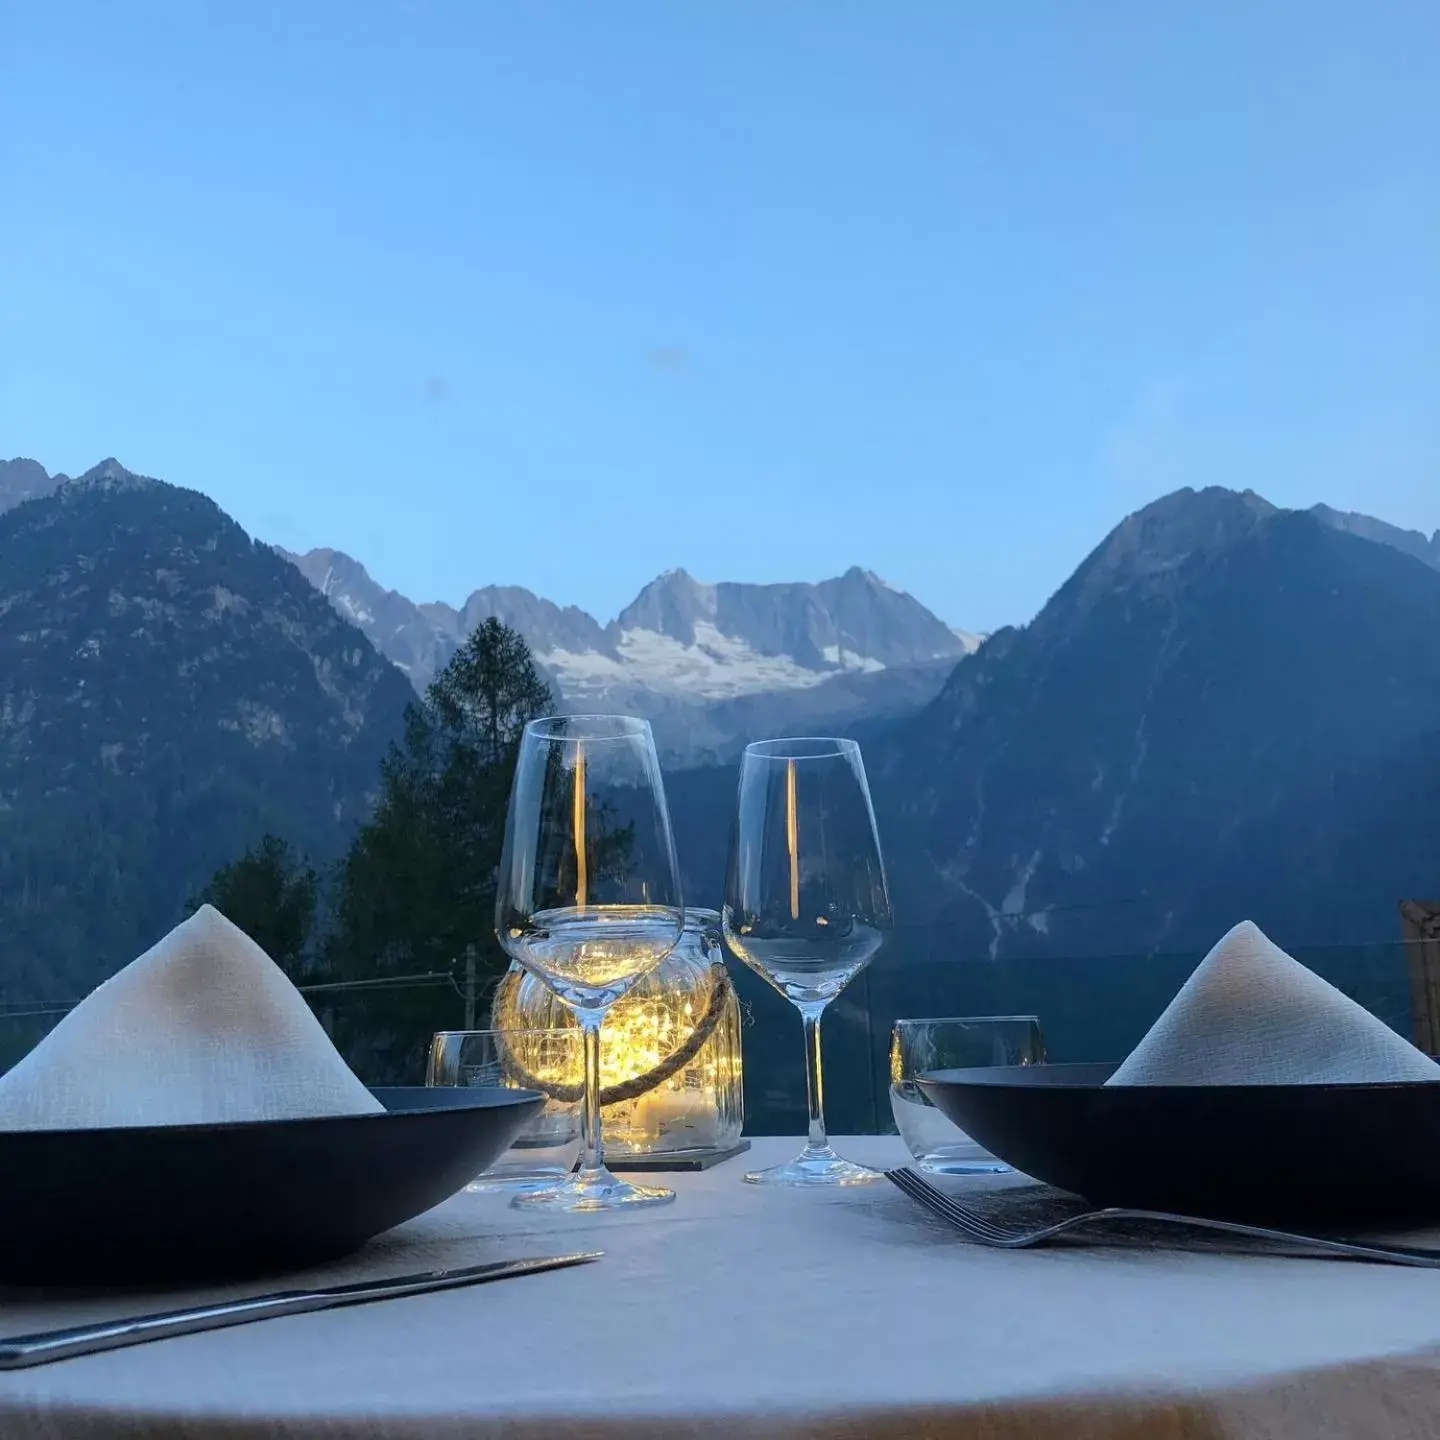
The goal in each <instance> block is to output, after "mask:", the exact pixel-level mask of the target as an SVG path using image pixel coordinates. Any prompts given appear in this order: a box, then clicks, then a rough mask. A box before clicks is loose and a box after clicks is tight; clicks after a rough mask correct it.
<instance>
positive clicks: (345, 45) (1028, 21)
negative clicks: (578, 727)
mask: <svg viewBox="0 0 1440 1440" xmlns="http://www.w3.org/2000/svg"><path fill="white" fill-rule="evenodd" d="M1437 175H1440V5H1436V4H1435V3H1434V0H1414V3H1399V0H1369V3H1366V0H1350V3H1343V4H1339V3H1326V0H1271V3H1267V4H1255V3H1253V0H1243V3H1224V0H1194V3H1189V0H1176V3H1167V4H1161V5H1157V4H1154V3H1153V0H1102V3H1096V4H1075V3H1068V0H1067V3H1053V4H1050V3H1039V0H927V3H918V0H867V3H863V4H861V3H847V0H813V3H810V0H696V3H684V4H681V3H676V0H649V3H628V0H605V3H603V4H579V3H570V4H555V3H539V0H487V3H473V4H472V3H464V0H445V3H441V0H431V3H425V0H407V3H403V4H402V3H398V0H394V3H391V0H387V3H378V0H375V3H370V0H301V3H294V0H285V3H260V0H245V3H243V4H239V3H231V0H226V3H207V0H173V3H155V0H126V3H124V4H114V3H111V0H104V3H81V0H7V3H5V4H4V5H0V454H4V455H15V454H22V455H31V456H33V457H35V458H37V459H39V460H41V461H42V462H44V463H45V464H46V465H48V466H49V467H50V468H51V469H63V470H66V471H70V472H74V471H77V470H79V469H82V468H84V467H85V466H87V465H89V464H92V463H94V461H96V460H98V459H99V458H101V457H102V456H105V455H109V454H114V455H116V456H118V457H119V458H120V459H121V460H122V461H123V462H124V463H126V464H127V465H129V466H130V467H131V468H132V469H137V470H141V471H143V472H146V473H149V474H154V475H158V476H161V477H163V478H165V479H170V480H173V481H176V482H177V483H180V484H185V485H190V486H194V487H195V488H198V489H201V490H204V491H206V492H207V493H209V494H210V495H212V496H214V497H215V499H216V500H218V501H219V502H220V503H221V504H222V505H223V506H224V507H225V508H226V509H227V510H229V511H230V512H231V513H232V514H233V515H235V516H236V518H237V519H239V520H240V521H241V522H242V523H243V524H244V525H245V526H246V527H247V528H248V529H250V530H251V531H252V532H253V533H255V534H257V535H260V536H262V537H263V538H266V539H270V540H273V541H276V542H279V543H283V544H286V545H289V546H292V547H302V548H303V547H308V546H310V545H318V544H331V545H334V546H337V547H339V548H342V549H345V550H348V551H350V552H351V553H353V554H354V555H356V556H357V557H358V558H360V559H361V560H363V561H364V562H365V563H366V564H367V565H368V566H369V567H370V569H371V572H372V573H373V574H374V575H375V576H376V577H377V578H378V579H380V580H382V581H383V582H385V583H386V584H389V585H393V586H396V587H397V588H399V589H401V590H403V591H405V592H406V593H408V594H410V595H412V596H413V597H414V598H416V599H430V598H445V599H450V600H452V601H454V600H459V599H460V598H462V597H463V596H464V595H465V594H466V593H467V592H468V591H469V590H470V589H471V588H473V587H475V586H477V585H480V584H485V583H501V582H504V583H516V584H523V585H527V586H529V587H531V588H532V589H535V590H537V591H539V592H541V593H543V594H545V595H548V596H550V597H551V598H552V599H555V600H557V601H562V602H569V603H576V604H580V605H583V606H585V607H586V608H587V609H590V610H592V611H593V612H595V613H597V614H598V615H599V616H600V618H601V619H605V618H608V617H609V616H610V615H611V614H613V613H614V612H615V610H617V609H618V608H619V607H620V606H621V605H623V604H624V603H625V602H626V601H627V600H628V599H629V598H630V597H631V596H632V595H633V594H634V592H635V591H636V590H637V589H638V588H639V586H640V585H641V584H642V583H643V582H644V581H645V580H647V579H649V578H650V577H652V576H653V575H655V574H656V573H657V572H659V571H660V570H662V569H665V568H668V567H670V566H675V565H683V566H685V567H686V568H687V569H689V570H690V571H692V573H695V574H697V575H699V576H700V577H701V578H704V579H742V580H779V579H818V578H821V577H822V576H825V575H827V574H833V573H837V572H838V571H840V570H841V569H843V568H845V567H846V566H848V565H850V564H857V563H858V564H861V565H864V566H867V567H869V568H872V569H875V570H877V571H879V572H880V573H881V574H882V575H885V576H886V577H887V578H889V579H891V580H892V581H894V582H895V583H897V584H899V585H901V586H903V587H904V588H906V589H909V590H910V591H912V592H913V593H914V594H915V595H917V596H918V597H919V598H921V599H922V600H923V601H925V602H926V603H927V604H929V605H930V606H931V607H932V608H933V609H935V610H936V611H937V612H939V613H940V614H942V615H943V616H944V617H945V618H946V619H948V620H950V621H951V622H952V623H955V624H960V625H966V626H969V627H972V628H977V629H980V628H991V627H994V626H996V625H999V624H1002V623H1005V622H1007V621H1013V620H1023V619H1026V618H1028V617H1029V616H1030V615H1031V614H1032V613H1033V612H1034V611H1035V609H1036V608H1037V607H1038V606H1039V605H1040V604H1041V603H1042V602H1043V601H1044V599H1045V598H1046V596H1047V595H1048V594H1049V593H1050V592H1051V591H1052V590H1054V589H1055V588H1056V587H1057V586H1058V585H1059V584H1060V583H1061V582H1062V581H1063V579H1064V578H1065V576H1066V574H1068V572H1069V570H1070V569H1071V568H1072V567H1073V566H1074V564H1075V563H1076V562H1078V560H1079V559H1080V558H1081V557H1082V555H1083V554H1084V553H1085V552H1086V551H1087V550H1088V549H1089V548H1090V547H1091V546H1092V545H1093V544H1094V543H1095V542H1096V541H1097V540H1098V539H1099V538H1100V537H1101V536H1102V535H1103V534H1104V532H1105V531H1106V530H1107V529H1108V528H1109V527H1110V526H1111V525H1112V524H1113V523H1114V522H1115V521H1117V520H1118V519H1119V518H1120V517H1121V516H1122V515H1123V514H1124V513H1125V512H1127V511H1128V510H1131V509H1134V508H1135V507H1137V506H1139V505H1141V504H1143V503H1144V502H1146V501H1147V500H1149V499H1151V498H1153V497H1155V496H1156V495H1158V494H1161V493H1163V492H1165V491H1167V490H1170V489H1173V488H1175V487H1177V486H1179V485H1184V484H1197V485H1198V484H1207V483H1222V484H1228V485H1233V486H1237V487H1238V486H1247V485H1248V486H1253V487H1254V488H1256V489H1258V490H1260V491H1261V492H1262V493H1264V494H1265V495H1267V496H1268V497H1269V498H1271V499H1272V500H1274V501H1276V502H1277V503H1281V504H1309V503H1311V502H1313V501H1316V500H1321V499H1323V500H1327V501H1329V502H1330V503H1331V504H1334V505H1338V506H1342V507H1345V508H1361V509H1366V510H1369V511H1371V512H1372V513H1376V514H1379V515H1382V516H1384V517H1385V518H1387V519H1390V520H1392V521H1395V522H1397V523H1401V524H1406V525H1413V526H1416V527H1421V528H1425V529H1427V530H1429V529H1433V528H1434V527H1436V526H1437V525H1440V405H1437V403H1436V398H1437V393H1440V184H1437V182H1436V177H1437Z"/></svg>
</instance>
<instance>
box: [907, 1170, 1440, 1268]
mask: <svg viewBox="0 0 1440 1440" xmlns="http://www.w3.org/2000/svg"><path fill="white" fill-rule="evenodd" d="M885 1175H886V1178H887V1179H889V1180H891V1181H893V1182H894V1183H895V1184H896V1185H897V1186H899V1188H900V1189H901V1190H902V1191H903V1192H904V1193H905V1194H906V1195H908V1196H909V1197H910V1198H911V1199H912V1200H917V1201H919V1203H920V1204H921V1205H923V1206H924V1207H925V1208H926V1209H927V1210H929V1211H930V1212H931V1214H933V1215H936V1216H938V1217H939V1218H940V1219H941V1220H944V1221H945V1222H946V1223H947V1224H949V1225H953V1226H954V1227H955V1229H957V1230H958V1231H960V1233H961V1234H962V1235H964V1236H965V1237H966V1238H967V1239H969V1240H973V1241H974V1242H975V1243H976V1244H977V1245H990V1246H995V1247H997V1248H999V1249H1002V1250H1023V1249H1027V1248H1028V1247H1029V1246H1031V1245H1043V1244H1045V1243H1046V1242H1047V1241H1050V1240H1054V1239H1056V1238H1057V1237H1059V1236H1061V1235H1065V1234H1067V1233H1068V1232H1070V1231H1071V1230H1079V1229H1082V1228H1084V1227H1085V1226H1087V1225H1091V1226H1093V1225H1096V1224H1101V1223H1104V1222H1106V1221H1114V1220H1150V1221H1159V1222H1162V1223H1165V1224H1170V1225H1189V1226H1194V1227H1195V1228H1197V1229H1200V1230H1218V1231H1220V1232H1222V1233H1224V1234H1227V1235H1239V1236H1243V1237H1245V1238H1247V1239H1250V1240H1268V1241H1269V1242H1271V1243H1272V1244H1277V1245H1289V1246H1303V1247H1304V1248H1305V1249H1308V1250H1317V1251H1320V1252H1321V1253H1322V1254H1325V1255H1333V1256H1337V1257H1341V1258H1344V1259H1348V1260H1372V1261H1377V1262H1379V1263H1381V1264H1388V1265H1415V1266H1422V1267H1428V1268H1430V1269H1440V1250H1425V1249H1420V1248H1417V1247H1415V1246H1410V1245H1380V1244H1372V1243H1370V1242H1368V1241H1358V1240H1336V1239H1333V1238H1332V1237H1330V1236H1327V1235H1301V1234H1297V1233H1296V1232H1294V1231H1288V1230H1270V1229H1267V1228H1265V1227H1263V1226H1260V1225H1241V1224H1239V1223H1238V1222H1236V1221H1234V1220H1208V1219H1205V1218H1203V1217H1202V1216H1199V1215H1175V1214H1172V1213H1170V1212H1168V1211H1165V1210H1130V1209H1124V1208H1121V1207H1117V1206H1108V1207H1106V1208H1104V1209H1097V1210H1086V1211H1083V1212H1081V1213H1080V1214H1078V1215H1069V1216H1067V1217H1066V1218H1065V1219H1063V1220H1057V1221H1055V1222H1053V1223H1052V1224H1049V1225H1042V1226H1040V1227H1038V1228H1036V1227H1032V1226H1024V1225H1016V1224H1014V1223H1006V1222H1005V1221H1002V1220H996V1219H995V1218H994V1217H993V1216H989V1215H983V1214H981V1213H980V1212H979V1211H977V1210H975V1209H973V1208H971V1207H969V1206H966V1205H962V1204H961V1203H960V1202H959V1201H958V1200H955V1199H954V1198H952V1197H951V1196H949V1195H946V1194H945V1193H944V1192H943V1191H941V1190H938V1189H936V1187H935V1186H934V1185H932V1184H930V1182H929V1181H928V1180H925V1179H923V1178H922V1177H921V1176H920V1175H918V1174H916V1172H915V1171H914V1170H911V1169H910V1168H909V1167H908V1166H906V1167H904V1168H901V1169H898V1170H887V1171H886V1172H885Z"/></svg>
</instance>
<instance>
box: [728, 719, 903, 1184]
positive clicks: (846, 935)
mask: <svg viewBox="0 0 1440 1440" xmlns="http://www.w3.org/2000/svg"><path fill="white" fill-rule="evenodd" d="M722 918H723V924H724V931H725V939H726V941H727V943H728V944H729V946H730V948H731V949H732V950H733V951H734V952H735V954H736V955H738V956H739V957H740V959H741V960H743V961H744V962H745V964H746V965H748V966H749V967H750V968H751V969H752V970H754V971H755V972H756V973H757V974H758V975H760V976H762V977H763V978H764V979H765V980H767V981H768V982H769V983H770V984H771V985H773V986H774V987H775V989H776V990H778V991H779V992H780V993H781V994H782V995H783V996H785V998H786V999H787V1000H789V1001H790V1002H791V1004H793V1005H794V1006H795V1007H796V1009H798V1010H799V1011H800V1017H801V1020H802V1022H803V1024H804V1031H805V1090H806V1096H807V1099H808V1103H809V1112H810V1115H809V1134H808V1138H807V1140H806V1144H805V1148H804V1150H803V1151H801V1153H800V1154H799V1155H798V1156H797V1157H796V1158H795V1159H794V1160H791V1161H788V1162H787V1163H786V1164H784V1165H775V1166H772V1167H771V1168H770V1169H768V1170H757V1171H752V1172H751V1173H750V1174H748V1175H746V1177H745V1178H746V1179H747V1180H748V1181H750V1182H751V1183H752V1184H765V1185H858V1184H863V1183H867V1182H869V1181H871V1180H877V1179H880V1178H881V1175H880V1172H879V1171H878V1170H871V1169H868V1168H867V1167H866V1166H863V1165H856V1164H854V1163H853V1162H852V1161H849V1160H844V1159H842V1158H841V1157H840V1156H839V1155H837V1154H836V1153H835V1151H834V1150H833V1149H831V1147H830V1142H829V1140H828V1139H827V1138H826V1135H825V1114H824V1109H825V1096H824V1088H823V1077H822V1071H821V1064H820V1016H821V1014H822V1012H823V1011H824V1009H825V1007H826V1006H827V1005H828V1004H829V1003H830V1002H831V1001H832V1000H833V999H834V998H835V997H836V996H837V995H838V994H839V993H840V992H841V990H843V989H844V988H845V986H846V984H847V983H848V982H849V981H850V979H851V978H852V977H853V976H855V975H856V974H858V973H859V972H860V970H862V969H863V968H864V966H865V965H866V964H867V963H868V962H869V961H870V958H871V957H872V956H873V955H874V954H875V952H876V951H877V950H879V948H880V946H881V944H882V942H883V941H884V939H885V936H886V934H887V932H888V931H889V929H890V924H891V912H890V892H889V888H888V887H887V885H886V883H885V866H884V862H883V861H882V860H881V858H880V838H879V836H878V835H877V833H876V830H875V812H874V809H873V808H872V806H871V804H870V788H869V785H868V784H867V783H866V780H865V764H864V762H863V761H862V760H861V758H860V747H859V746H858V745H857V744H856V743H855V742H854V741H853V740H831V739H801V740H764V741H761V742H759V743H758V744H754V745H747V746H746V747H745V754H744V758H743V759H742V760H741V762H740V787H739V795H738V798H737V802H736V811H735V826H734V830H733V832H732V835H731V843H730V863H729V868H728V874H727V876H726V881H725V911H724V915H723V917H722Z"/></svg>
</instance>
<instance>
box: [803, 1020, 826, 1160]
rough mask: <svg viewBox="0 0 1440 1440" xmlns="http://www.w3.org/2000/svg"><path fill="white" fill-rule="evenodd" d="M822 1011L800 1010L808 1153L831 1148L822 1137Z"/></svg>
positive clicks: (823, 1120)
mask: <svg viewBox="0 0 1440 1440" xmlns="http://www.w3.org/2000/svg"><path fill="white" fill-rule="evenodd" d="M824 1009H825V1006H824V1005H823V1004H821V1005H804V1006H801V1008H800V1018H801V1020H802V1021H803V1022H804V1025H805V1098H806V1100H807V1101H808V1102H809V1106H810V1126H809V1140H808V1143H807V1146H806V1148H807V1149H810V1150H825V1149H828V1148H829V1145H830V1140H829V1138H828V1137H827V1136H826V1134H825V1076H824V1070H823V1067H822V1065H821V1060H820V1016H821V1014H822V1012H823V1011H824Z"/></svg>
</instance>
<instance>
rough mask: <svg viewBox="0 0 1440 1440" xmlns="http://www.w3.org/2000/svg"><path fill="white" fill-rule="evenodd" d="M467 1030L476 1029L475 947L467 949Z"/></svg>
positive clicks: (468, 946) (467, 947)
mask: <svg viewBox="0 0 1440 1440" xmlns="http://www.w3.org/2000/svg"><path fill="white" fill-rule="evenodd" d="M465 1028H466V1029H467V1030H473V1029H474V1028H475V947H474V946H473V945H467V946H466V947H465Z"/></svg>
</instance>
